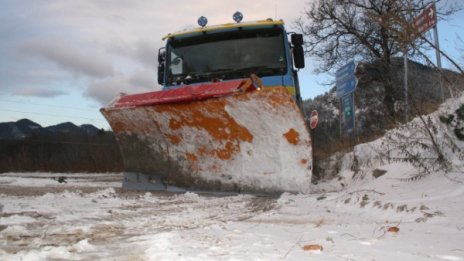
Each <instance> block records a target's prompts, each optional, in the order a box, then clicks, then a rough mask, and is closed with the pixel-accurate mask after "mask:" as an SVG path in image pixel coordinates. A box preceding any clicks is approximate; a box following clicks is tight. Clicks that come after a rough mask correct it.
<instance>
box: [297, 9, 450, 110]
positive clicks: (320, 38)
mask: <svg viewBox="0 0 464 261" xmlns="http://www.w3.org/2000/svg"><path fill="white" fill-rule="evenodd" d="M433 2H439V1H434V0H402V1H400V0H314V1H313V2H311V3H309V4H308V7H309V9H308V10H307V11H306V12H305V17H302V18H300V19H299V20H298V21H297V22H296V26H297V27H298V29H299V30H300V31H301V32H302V33H303V34H304V35H305V45H306V54H307V55H308V56H310V57H313V58H316V60H318V62H319V68H318V72H329V71H333V70H334V69H335V68H337V67H339V66H341V65H342V64H344V63H345V62H346V61H348V60H350V59H355V60H363V61H366V62H374V61H376V62H380V67H381V68H379V70H381V72H382V77H383V79H382V80H383V82H384V86H385V87H384V88H385V97H384V103H385V105H386V108H387V110H388V113H389V114H390V116H394V115H395V109H394V104H395V101H398V100H401V95H402V94H401V93H396V92H395V89H394V88H393V81H392V77H393V75H392V58H393V57H395V56H398V55H399V54H401V53H403V52H404V50H405V49H406V48H405V46H406V45H408V44H411V43H413V42H414V48H413V49H411V51H410V55H411V56H414V55H418V54H420V52H417V50H419V51H420V50H423V49H424V48H427V47H428V46H429V45H428V43H427V41H426V40H427V39H425V38H417V39H416V38H415V37H412V36H414V34H415V33H414V31H412V30H413V29H412V28H410V27H409V26H408V25H409V21H411V20H412V17H414V16H415V15H417V14H418V13H419V12H420V11H421V10H423V8H425V7H426V6H427V5H429V4H431V3H433ZM440 6H441V8H439V10H438V13H439V14H440V17H446V16H448V15H450V14H453V13H454V12H456V11H458V10H459V8H458V7H457V6H456V5H453V4H450V3H447V2H446V1H445V3H444V5H440ZM414 39H415V40H414Z"/></svg>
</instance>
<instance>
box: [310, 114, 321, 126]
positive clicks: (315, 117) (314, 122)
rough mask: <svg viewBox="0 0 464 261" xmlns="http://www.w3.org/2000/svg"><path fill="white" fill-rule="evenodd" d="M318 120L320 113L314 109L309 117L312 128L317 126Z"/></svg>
mask: <svg viewBox="0 0 464 261" xmlns="http://www.w3.org/2000/svg"><path fill="white" fill-rule="evenodd" d="M318 121H319V114H318V113H317V111H316V110H313V111H312V112H311V116H310V117H309V126H310V127H311V129H314V128H316V126H317V122H318Z"/></svg>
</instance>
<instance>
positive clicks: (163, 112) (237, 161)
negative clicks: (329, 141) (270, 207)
mask: <svg viewBox="0 0 464 261" xmlns="http://www.w3.org/2000/svg"><path fill="white" fill-rule="evenodd" d="M234 18H235V15H234ZM201 19H204V20H206V19H205V18H204V17H201V18H200V19H199V24H200V25H201V26H200V27H198V28H196V29H192V30H185V31H181V32H178V33H172V34H168V35H167V36H165V37H164V38H163V40H164V41H165V42H166V46H165V47H163V48H161V49H160V50H159V52H158V83H159V84H160V85H162V86H163V88H162V90H161V91H155V92H148V93H140V94H133V95H121V96H120V97H118V98H116V99H115V100H114V101H113V102H111V103H110V104H109V105H107V106H106V107H104V108H102V109H101V112H102V113H103V115H104V117H105V118H106V119H107V121H108V122H109V124H110V126H111V128H112V130H113V132H114V134H115V136H116V140H117V142H118V144H119V148H120V151H121V154H122V157H123V161H124V181H123V187H126V188H138V189H167V188H177V189H179V188H184V189H188V190H194V191H224V192H226V191H228V192H251V193H265V194H277V193H282V192H295V193H307V192H309V188H310V185H311V173H312V172H311V168H312V152H311V138H310V135H309V131H308V127H307V125H306V122H305V120H304V116H303V114H302V111H301V109H300V107H299V105H300V103H301V96H300V88H299V83H298V76H297V71H298V69H299V68H303V67H304V55H303V48H302V45H303V37H302V35H300V34H292V33H287V32H286V31H285V27H284V22H283V21H282V20H272V19H267V20H262V21H253V22H241V21H236V22H235V23H228V24H222V25H215V26H205V25H206V24H205V23H204V22H203V23H202V21H201ZM168 190H169V189H168Z"/></svg>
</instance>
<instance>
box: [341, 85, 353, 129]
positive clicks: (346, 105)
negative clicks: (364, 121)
mask: <svg viewBox="0 0 464 261" xmlns="http://www.w3.org/2000/svg"><path fill="white" fill-rule="evenodd" d="M342 110H343V112H342V115H343V123H344V124H343V126H344V129H345V132H346V133H348V134H353V131H354V128H355V125H354V121H355V113H354V97H353V93H350V94H348V95H345V96H343V98H342Z"/></svg>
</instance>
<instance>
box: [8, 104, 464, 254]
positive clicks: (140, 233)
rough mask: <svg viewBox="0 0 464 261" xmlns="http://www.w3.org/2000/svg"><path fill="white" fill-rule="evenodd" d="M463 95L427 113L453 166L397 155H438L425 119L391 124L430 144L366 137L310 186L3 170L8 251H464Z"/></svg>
mask: <svg viewBox="0 0 464 261" xmlns="http://www.w3.org/2000/svg"><path fill="white" fill-rule="evenodd" d="M462 104H464V96H461V97H459V98H457V99H453V100H450V101H449V102H447V103H446V104H444V105H443V106H441V108H440V110H439V111H438V112H435V113H433V114H431V115H429V116H428V117H427V122H430V124H431V125H433V126H434V128H433V132H434V133H435V137H436V139H435V144H436V147H438V148H439V149H440V150H441V152H442V153H443V159H445V160H442V161H441V162H445V163H446V164H447V165H446V166H447V169H448V171H449V172H448V173H444V172H442V171H439V169H443V168H439V166H428V167H429V170H434V173H430V174H428V175H420V176H418V172H417V170H416V169H414V168H413V167H412V165H410V164H409V163H399V162H396V163H395V162H391V161H390V159H391V158H397V157H400V156H401V155H402V154H401V153H402V151H403V152H404V151H405V150H408V149H409V153H416V154H413V155H418V156H419V157H420V156H421V154H422V156H424V157H426V158H429V157H430V158H431V159H433V157H435V156H436V155H435V154H433V150H430V149H429V150H427V149H423V151H418V149H421V148H423V147H425V148H429V147H430V144H429V145H427V143H430V141H431V140H430V139H429V138H427V137H429V136H427V135H428V134H427V132H426V131H424V129H423V128H422V129H421V128H416V129H413V130H414V131H411V132H410V133H408V131H407V130H408V129H405V128H399V129H397V130H392V131H389V132H388V133H390V136H391V137H397V136H398V135H395V133H398V132H403V133H402V134H403V135H406V136H408V138H409V139H412V140H418V141H420V142H418V143H415V144H419V145H421V146H419V148H417V147H415V146H408V144H406V146H404V143H403V142H402V141H401V140H399V141H398V140H394V139H392V138H390V139H388V138H382V139H379V140H376V141H373V142H371V143H369V144H361V145H358V146H356V147H355V149H354V150H353V152H351V153H347V154H346V155H343V156H342V157H341V158H339V159H338V163H339V164H338V166H339V168H340V171H339V172H338V173H337V175H336V177H335V178H334V179H332V180H329V181H327V182H324V183H320V184H318V185H313V186H312V188H311V191H312V193H311V194H283V195H281V196H280V197H278V198H272V197H258V196H253V195H234V196H218V195H199V194H195V193H191V192H189V193H183V194H173V193H161V192H157V193H149V192H136V191H128V190H123V189H121V188H120V186H121V182H122V175H121V174H112V173H107V174H101V173H100V174H91V173H89V174H85V173H82V174H62V173H55V174H50V173H3V174H0V260H356V261H357V260H369V261H372V260H376V261H378V260H389V261H390V260H451V261H459V260H464V172H463V171H462V169H463V168H464V166H463V159H464V153H463V152H464V142H463V141H459V140H457V139H456V138H455V136H454V134H453V130H452V129H451V128H450V126H445V125H444V124H443V123H440V121H439V120H438V116H447V115H449V114H450V113H453V112H455V111H456V109H457V108H458V107H460V106H462ZM461 108H462V107H461ZM412 123H413V125H412V126H421V125H420V124H421V121H419V120H418V119H417V118H416V119H415V120H413V121H412ZM414 124H415V125H414ZM456 124H462V122H461V123H456ZM453 126H455V125H453ZM456 126H458V127H459V126H460V125H456ZM456 126H455V127H454V128H456ZM405 130H406V132H405ZM409 130H411V129H409ZM388 133H387V134H388ZM392 141H393V142H396V145H398V144H399V145H401V146H399V147H395V146H392V145H391V142H392ZM389 142H390V143H389ZM394 144H395V143H394ZM411 144H413V143H411ZM387 145H388V146H387ZM434 155H435V156H434ZM335 162H336V160H335ZM400 162H401V161H400ZM352 169H356V172H354V171H352ZM435 170H437V171H435ZM411 177H415V178H411Z"/></svg>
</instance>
